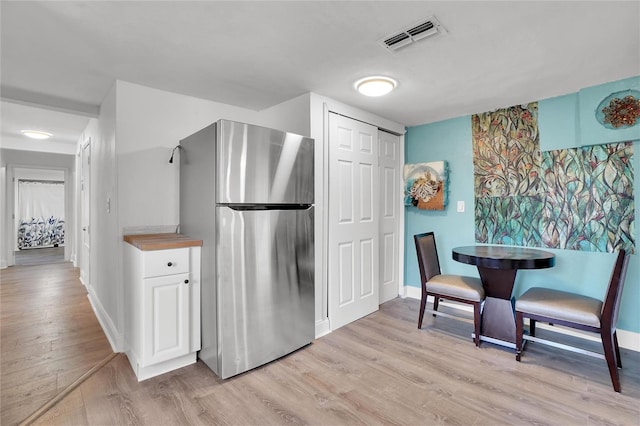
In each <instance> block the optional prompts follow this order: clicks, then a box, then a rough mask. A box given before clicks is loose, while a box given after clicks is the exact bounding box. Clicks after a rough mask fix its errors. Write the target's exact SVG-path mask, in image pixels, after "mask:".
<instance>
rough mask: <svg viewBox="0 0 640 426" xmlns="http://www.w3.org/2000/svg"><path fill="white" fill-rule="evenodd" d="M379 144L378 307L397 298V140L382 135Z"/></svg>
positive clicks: (398, 170) (399, 207)
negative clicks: (379, 304)
mask: <svg viewBox="0 0 640 426" xmlns="http://www.w3.org/2000/svg"><path fill="white" fill-rule="evenodd" d="M378 141H379V142H380V190H379V193H380V303H384V302H387V301H389V300H391V299H393V298H395V297H397V296H398V294H399V292H400V286H399V282H398V280H399V265H398V259H399V257H398V256H399V252H398V250H399V249H400V235H399V233H400V215H401V214H402V213H403V212H402V210H401V207H402V205H401V196H400V188H401V187H400V158H399V157H400V136H397V135H392V134H391V133H387V132H384V131H380V132H379V133H378Z"/></svg>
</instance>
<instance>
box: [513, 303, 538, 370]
mask: <svg viewBox="0 0 640 426" xmlns="http://www.w3.org/2000/svg"><path fill="white" fill-rule="evenodd" d="M529 321H532V320H531V318H529ZM534 327H535V326H534ZM523 335H524V318H523V316H522V312H519V311H516V361H520V356H521V354H522V338H523Z"/></svg>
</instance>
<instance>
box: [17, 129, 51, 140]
mask: <svg viewBox="0 0 640 426" xmlns="http://www.w3.org/2000/svg"><path fill="white" fill-rule="evenodd" d="M20 132H22V134H23V135H25V136H26V137H28V138H31V139H49V138H50V137H51V133H47V132H41V131H40V130H20Z"/></svg>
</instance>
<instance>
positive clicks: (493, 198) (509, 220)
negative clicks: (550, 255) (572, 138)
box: [472, 103, 635, 252]
mask: <svg viewBox="0 0 640 426" xmlns="http://www.w3.org/2000/svg"><path fill="white" fill-rule="evenodd" d="M472 136H473V161H474V180H475V184H474V187H475V197H476V199H475V201H476V204H475V224H476V241H478V242H481V243H490V244H509V245H519V246H532V247H548V248H560V249H572V250H585V251H601V252H613V251H616V250H618V249H620V248H625V249H628V250H629V249H633V248H634V247H635V241H634V226H635V224H634V218H635V205H634V198H633V168H632V161H631V160H632V156H633V144H632V143H630V142H627V143H613V144H607V145H594V146H588V147H580V148H573V149H562V150H556V151H548V152H540V149H539V140H538V132H537V103H531V104H528V105H519V106H514V107H511V108H505V109H500V110H497V111H492V112H487V113H483V114H477V115H474V116H472Z"/></svg>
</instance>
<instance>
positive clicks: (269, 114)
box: [253, 93, 311, 136]
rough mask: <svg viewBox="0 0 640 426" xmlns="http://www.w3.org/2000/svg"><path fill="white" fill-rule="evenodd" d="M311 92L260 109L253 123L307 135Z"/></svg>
mask: <svg viewBox="0 0 640 426" xmlns="http://www.w3.org/2000/svg"><path fill="white" fill-rule="evenodd" d="M310 100H311V94H310V93H305V94H304V95H300V96H298V97H295V98H293V99H290V100H288V101H285V102H282V103H280V104H278V105H274V106H272V107H270V108H267V109H264V110H262V111H260V115H259V117H258V121H257V122H255V123H253V124H258V125H260V126H265V127H271V128H272V129H277V130H282V131H285V132H291V133H296V134H298V135H302V136H309V135H310V133H311V111H310Z"/></svg>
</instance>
